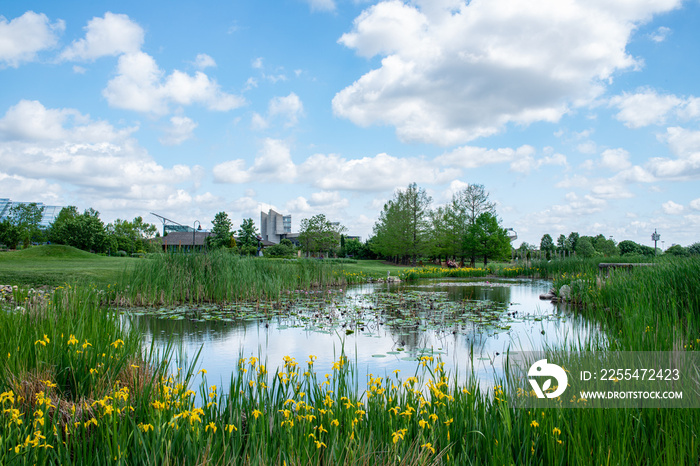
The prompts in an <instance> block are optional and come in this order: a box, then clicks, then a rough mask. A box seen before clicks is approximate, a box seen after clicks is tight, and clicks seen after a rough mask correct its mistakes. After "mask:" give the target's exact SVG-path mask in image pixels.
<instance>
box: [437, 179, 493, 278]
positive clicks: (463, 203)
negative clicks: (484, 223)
mask: <svg viewBox="0 0 700 466" xmlns="http://www.w3.org/2000/svg"><path fill="white" fill-rule="evenodd" d="M484 213H489V214H492V215H496V205H495V204H494V203H493V202H491V201H489V193H488V192H486V189H485V188H484V185H481V184H468V185H467V187H466V188H464V189H462V190H461V191H459V192H457V193H455V194H453V195H452V201H451V202H450V204H448V209H447V213H446V219H447V221H446V223H447V224H448V238H450V241H449V242H450V243H452V244H453V245H455V246H456V247H455V249H454V254H455V255H459V256H460V257H462V258H464V257H465V256H469V258H470V263H471V266H472V267H474V265H475V263H476V255H477V254H476V251H475V250H473V249H471V250H470V249H465V247H466V246H467V245H469V244H473V243H471V242H469V241H465V235H466V234H467V230H468V228H469V227H470V226H472V225H474V224H475V223H476V219H477V218H478V217H479V216H480V215H481V214H484Z"/></svg>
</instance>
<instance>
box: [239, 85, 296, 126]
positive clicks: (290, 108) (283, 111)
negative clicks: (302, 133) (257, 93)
mask: <svg viewBox="0 0 700 466" xmlns="http://www.w3.org/2000/svg"><path fill="white" fill-rule="evenodd" d="M303 114H304V104H302V102H301V99H300V98H299V96H298V95H296V94H295V93H294V92H290V93H289V95H288V96H286V97H273V98H272V99H270V103H269V104H268V106H267V118H265V117H263V116H262V115H260V114H259V113H257V112H254V113H253V117H252V119H251V127H252V128H253V129H258V130H260V129H266V128H268V127H269V126H270V124H271V122H273V121H274V120H275V119H278V118H279V119H281V120H282V121H284V126H285V127H286V128H289V127H292V126H295V125H296V124H297V123H298V122H299V117H300V116H301V115H303Z"/></svg>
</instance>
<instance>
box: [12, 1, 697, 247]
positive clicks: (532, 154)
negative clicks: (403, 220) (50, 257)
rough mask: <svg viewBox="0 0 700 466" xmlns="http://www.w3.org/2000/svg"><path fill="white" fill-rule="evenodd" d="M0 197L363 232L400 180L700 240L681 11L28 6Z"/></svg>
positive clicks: (533, 214) (596, 225) (641, 4)
mask: <svg viewBox="0 0 700 466" xmlns="http://www.w3.org/2000/svg"><path fill="white" fill-rule="evenodd" d="M0 14H1V15H2V18H0V82H2V92H1V93H0V197H9V198H11V199H13V200H18V201H41V202H44V203H46V204H52V205H55V204H58V205H76V206H78V208H79V209H81V210H82V209H85V208H88V207H93V208H95V209H97V210H99V211H100V213H101V217H102V218H103V220H105V221H106V222H109V221H112V220H114V219H116V218H125V219H132V218H134V217H135V216H138V215H140V216H143V217H144V218H145V219H147V220H148V221H151V222H153V223H156V224H158V219H157V218H155V217H153V216H151V215H149V212H156V213H159V214H161V215H164V216H166V217H169V218H172V219H174V220H177V221H179V222H181V223H184V224H193V222H194V221H195V220H199V221H201V223H202V224H203V226H205V227H209V226H210V222H211V220H212V219H213V218H214V215H215V214H216V213H217V212H219V211H222V210H223V211H225V212H227V213H228V214H229V216H230V217H231V218H232V220H233V222H234V224H235V225H236V226H237V225H239V224H240V222H241V221H242V219H243V218H247V217H252V218H253V219H254V220H255V221H256V223H257V222H259V219H260V210H261V209H264V210H267V209H268V208H270V207H272V208H274V209H276V210H277V211H278V212H281V213H284V214H291V215H292V216H293V217H292V218H293V226H294V228H296V227H297V226H298V225H299V222H300V220H301V219H302V218H305V217H310V216H312V215H315V214H318V213H324V214H325V215H326V216H327V217H329V218H331V219H333V220H338V221H341V222H342V223H343V224H344V225H346V226H347V227H348V233H350V234H357V235H361V236H362V237H363V238H366V237H367V236H368V235H370V234H371V231H372V225H373V224H374V222H375V220H376V219H377V217H378V214H379V211H380V210H381V208H382V206H383V204H384V202H385V201H386V200H387V199H390V198H391V197H392V195H393V192H394V190H395V189H397V188H405V187H406V186H407V185H408V184H409V183H411V182H414V181H415V182H416V183H418V185H419V186H421V187H424V188H425V189H426V190H427V191H428V193H429V194H430V195H431V196H432V198H433V206H438V205H441V204H444V203H446V202H447V201H448V200H449V199H450V197H451V195H452V193H453V192H455V191H456V190H459V189H461V188H462V187H464V186H465V185H466V184H467V183H478V184H483V185H485V187H486V189H487V191H489V192H490V194H491V198H492V200H494V201H496V202H497V204H498V207H497V211H498V214H499V216H500V217H501V219H502V223H503V225H504V226H505V227H512V228H514V229H515V230H516V231H517V232H518V234H519V239H518V240H517V241H516V242H515V245H516V246H517V245H519V244H520V242H521V241H527V242H529V243H536V244H539V241H540V238H541V237H542V235H543V234H544V233H549V234H551V235H552V236H553V237H555V238H556V237H557V236H558V235H559V234H560V233H564V234H567V235H568V233H569V232H571V231H577V232H579V233H580V234H581V235H597V234H599V233H602V234H604V235H606V236H613V237H614V238H615V239H616V240H617V241H621V240H624V239H631V240H635V241H638V242H641V243H643V244H651V239H650V236H651V233H653V231H654V229H657V230H658V231H659V233H661V239H662V240H663V241H664V244H665V247H669V246H670V245H671V244H674V243H678V244H683V245H688V244H691V243H693V242H696V241H700V234H699V233H698V231H699V230H700V183H698V181H699V180H700V126H699V124H698V123H699V121H700V97H696V95H698V94H700V91H698V90H697V87H698V80H697V77H698V76H700V69H699V68H700V59H699V58H700V57H698V43H699V42H700V41H699V40H698V39H700V32H698V29H697V24H700V2H698V0H692V1H680V0H581V1H579V0H565V1H562V0H537V1H534V0H531V1H523V0H472V1H470V2H464V1H460V0H416V1H413V2H402V1H398V0H397V1H383V2H377V3H373V2H369V1H360V0H355V1H353V0H348V1H344V0H284V1H277V2H256V1H211V2H204V3H202V2H198V3H196V2H184V1H167V2H166V1H148V2H144V1H139V2H134V1H120V2H109V1H104V2H82V1H66V2H54V1H31V0H29V1H23V2H3V4H2V7H1V8H0Z"/></svg>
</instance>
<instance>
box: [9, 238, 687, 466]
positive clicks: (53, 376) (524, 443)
mask: <svg viewBox="0 0 700 466" xmlns="http://www.w3.org/2000/svg"><path fill="white" fill-rule="evenodd" d="M32 249H34V248H32ZM36 249H38V248H36ZM29 251H31V249H30V250H29ZM6 254H10V253H6ZM33 254H35V256H34V257H31V258H28V259H27V258H20V259H12V258H10V259H8V258H7V257H2V255H0V279H1V280H0V283H3V284H10V282H9V280H8V277H9V276H11V273H10V274H9V275H8V272H7V271H8V270H11V269H12V267H14V266H10V265H8V261H11V260H15V262H19V263H20V266H17V269H19V268H22V267H21V264H29V263H37V262H41V261H44V263H46V264H49V265H51V263H52V262H51V261H53V260H55V259H52V258H50V257H44V258H42V257H38V256H37V255H38V254H39V252H38V251H35V252H34V253H33ZM61 254H64V259H66V260H68V259H67V257H68V256H70V254H69V253H68V252H66V251H65V250H64V251H63V252H62V253H61ZM66 255H68V256H66ZM70 260H74V261H76V262H74V264H79V263H80V264H82V265H81V266H78V265H75V272H76V275H75V276H74V278H76V280H75V281H74V282H72V283H68V284H65V285H60V286H56V285H55V284H54V283H55V282H52V283H44V284H45V285H51V286H49V287H43V288H38V287H37V286H36V285H39V284H41V283H40V281H38V282H34V281H31V280H30V281H28V283H24V285H34V288H31V287H30V286H17V287H11V288H9V290H8V289H7V288H3V289H2V297H1V298H0V302H1V303H2V312H0V332H2V334H3V338H2V339H0V357H1V358H2V360H3V365H2V373H1V377H0V405H1V408H2V424H1V425H0V464H85V463H95V464H204V463H207V464H265V465H268V464H280V465H281V464H286V465H301V464H304V465H306V464H348V465H350V464H396V465H399V464H443V463H445V464H673V465H680V464H697V462H698V459H699V458H700V447H699V442H698V429H699V427H698V426H700V412H699V410H696V409H605V410H603V409H570V408H567V407H565V405H566V403H570V402H572V400H569V399H566V400H562V402H563V405H562V406H560V407H552V408H547V409H543V410H540V409H537V410H527V409H521V408H515V407H513V406H512V405H513V403H512V400H513V399H514V397H517V396H518V394H517V392H515V391H514V390H512V389H509V388H507V387H506V386H505V384H504V385H496V386H495V387H493V388H492V389H489V390H482V389H480V388H479V386H478V383H477V381H476V379H475V378H474V376H473V375H472V377H469V378H468V379H467V382H466V383H460V384H458V383H455V382H454V381H455V380H457V379H458V378H457V377H456V375H455V374H450V373H445V371H444V369H443V366H442V364H441V361H440V360H439V359H437V358H433V357H430V356H424V357H423V358H422V359H421V361H420V362H419V363H417V364H418V365H417V370H416V373H415V374H413V373H412V374H403V373H388V374H383V373H382V374H373V375H372V376H370V377H369V378H368V380H357V376H356V371H355V363H354V362H353V361H352V360H349V359H348V358H347V357H346V356H345V354H343V353H341V354H340V355H337V356H336V359H334V363H333V368H332V370H331V372H329V373H327V374H326V373H324V374H321V373H316V371H315V370H314V361H315V360H316V356H315V355H309V359H308V360H306V361H296V360H294V359H292V358H285V359H284V360H282V361H264V360H258V359H257V358H247V359H241V360H240V361H238V370H237V371H236V372H235V373H234V374H233V375H232V378H231V380H230V382H229V384H228V385H229V386H228V387H226V389H224V387H220V386H219V387H217V386H215V385H210V384H208V383H207V382H206V375H205V374H206V372H205V371H206V362H205V365H204V369H203V374H204V381H203V382H202V384H201V385H199V386H191V381H192V380H193V378H194V376H195V375H196V374H195V367H196V365H195V364H196V362H197V360H196V357H195V358H194V361H192V355H190V361H191V362H190V364H189V365H188V366H186V367H181V370H179V371H178V372H176V373H175V374H169V373H168V372H167V371H168V369H167V368H168V366H169V362H170V361H171V360H176V361H177V360H178V358H177V357H176V356H177V354H176V351H175V349H174V348H169V349H167V350H166V351H165V352H164V353H159V354H157V353H156V352H155V351H154V350H153V349H150V350H146V349H144V348H142V343H141V337H140V335H139V334H138V333H137V332H136V331H135V330H133V329H132V330H129V329H128V328H127V327H128V326H124V325H123V324H122V321H121V320H120V318H119V315H118V312H117V311H116V310H115V309H114V306H115V305H117V304H130V305H136V304H137V303H138V304H139V305H144V304H155V303H161V302H170V301H184V302H205V301H212V302H222V301H225V300H236V299H241V300H269V299H274V298H275V296H279V294H280V293H284V292H285V290H294V289H298V288H301V287H313V286H322V287H325V286H346V285H349V284H354V283H364V282H366V281H367V279H368V278H369V277H372V278H374V279H378V278H386V269H387V268H388V267H387V266H382V265H381V264H380V263H379V262H378V261H373V262H371V263H368V264H366V265H365V266H364V269H363V264H362V262H363V261H358V262H357V263H348V262H345V263H342V262H340V263H337V262H336V263H334V262H333V261H313V260H309V261H284V260H265V259H264V260H258V259H240V258H231V257H226V256H225V255H223V254H222V255H220V256H217V255H213V254H207V255H180V256H179V257H175V256H167V255H162V256H156V257H155V258H147V259H146V258H140V259H131V258H127V259H123V260H122V262H121V263H120V265H119V266H118V267H117V266H115V265H113V264H110V267H112V268H111V269H110V272H108V273H105V272H104V269H103V272H101V273H100V274H98V276H99V278H98V279H97V280H93V281H91V280H90V279H89V278H88V277H89V276H90V273H91V272H90V266H91V265H90V264H94V266H95V267H96V268H99V267H101V264H102V261H101V260H94V259H90V258H87V257H85V258H78V259H76V258H75V257H72V256H71V257H70ZM57 262H59V263H60V260H58V261H57ZM598 262H600V261H597V260H595V259H586V260H578V259H575V258H574V259H565V260H556V261H551V262H534V261H533V262H532V263H530V264H529V266H527V267H519V266H512V265H510V264H492V265H490V267H489V268H488V269H468V268H464V269H459V268H455V269H439V268H437V267H432V266H428V267H422V268H391V271H393V272H394V273H393V275H394V276H397V277H399V278H400V279H401V280H408V281H410V280H414V279H418V278H442V277H445V278H447V277H471V276H474V277H481V276H496V277H507V278H515V277H525V276H528V277H537V278H548V279H551V280H552V281H553V284H554V288H555V289H560V288H561V287H562V286H564V285H568V286H569V288H570V290H571V295H572V299H573V300H574V301H576V302H579V303H581V304H580V306H576V307H574V308H573V309H574V312H576V313H580V314H582V315H584V316H585V317H587V318H588V319H591V320H593V321H596V322H598V323H599V324H600V326H601V328H602V329H603V332H604V335H605V337H606V338H605V339H604V340H602V339H596V340H595V341H588V342H574V343H571V345H572V346H571V347H570V348H561V349H556V350H549V351H548V353H551V354H556V353H557V352H565V351H568V350H576V349H583V350H591V351H652V350H653V351H696V350H697V348H698V347H700V259H698V258H692V257H691V258H659V259H658V260H657V261H656V262H657V265H656V266H655V267H638V268H635V269H633V270H629V271H628V270H616V271H612V272H610V274H609V275H607V276H604V275H601V274H599V273H598ZM605 262H610V259H609V258H606V259H605ZM625 262H631V261H630V260H629V259H627V258H626V259H625ZM126 264H128V267H127V266H126ZM30 269H31V268H30ZM37 270H38V269H37ZM222 270H223V271H224V272H222ZM487 270H488V272H487ZM78 271H80V272H79V273H78ZM70 272H71V271H69V273H68V274H64V277H66V276H71V273H70ZM36 273H37V274H39V275H40V276H39V277H38V278H41V277H42V276H43V277H49V278H51V279H52V280H53V278H54V277H53V276H49V275H41V273H42V272H39V271H37V272H36ZM28 274H30V275H31V270H30V272H24V275H19V277H27V276H28ZM479 274H484V275H479ZM217 276H219V278H217ZM34 278H35V279H36V278H37V277H34ZM103 280H104V281H103ZM234 281H239V282H240V284H239V285H236V286H230V284H231V283H233V282H234ZM227 283H228V284H229V286H227V285H226V284H227ZM12 284H18V283H12ZM19 284H21V282H20V283H19ZM574 345H578V346H574ZM229 394H230V395H229ZM197 398H198V399H200V400H204V402H202V403H195V400H196V399H197ZM575 402H577V403H581V401H579V400H575ZM584 403H585V402H584Z"/></svg>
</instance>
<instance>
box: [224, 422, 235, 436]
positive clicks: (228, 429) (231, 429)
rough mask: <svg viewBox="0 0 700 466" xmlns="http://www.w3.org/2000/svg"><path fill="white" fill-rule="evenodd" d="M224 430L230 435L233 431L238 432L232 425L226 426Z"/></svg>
mask: <svg viewBox="0 0 700 466" xmlns="http://www.w3.org/2000/svg"><path fill="white" fill-rule="evenodd" d="M224 430H226V431H228V433H229V434H230V433H231V432H233V431H234V430H235V431H236V432H238V429H237V428H236V426H234V425H233V424H226V427H224Z"/></svg>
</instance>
